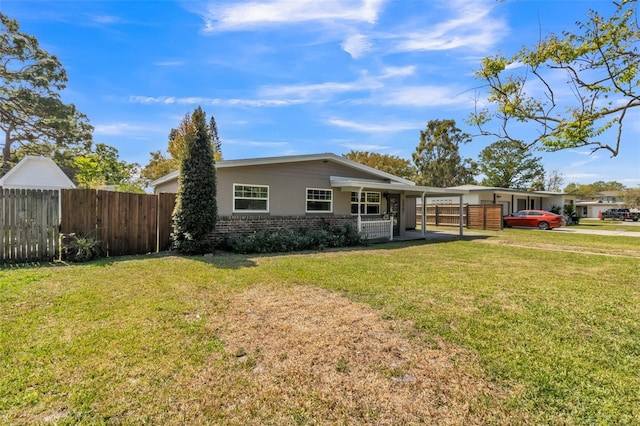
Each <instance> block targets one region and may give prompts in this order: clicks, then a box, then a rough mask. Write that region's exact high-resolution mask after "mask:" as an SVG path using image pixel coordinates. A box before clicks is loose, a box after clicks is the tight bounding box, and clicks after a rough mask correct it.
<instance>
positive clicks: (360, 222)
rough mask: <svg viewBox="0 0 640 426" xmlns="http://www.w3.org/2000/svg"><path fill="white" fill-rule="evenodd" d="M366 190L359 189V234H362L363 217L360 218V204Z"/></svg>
mask: <svg viewBox="0 0 640 426" xmlns="http://www.w3.org/2000/svg"><path fill="white" fill-rule="evenodd" d="M363 189H364V188H360V189H358V234H360V233H362V216H360V203H361V201H362V190H363Z"/></svg>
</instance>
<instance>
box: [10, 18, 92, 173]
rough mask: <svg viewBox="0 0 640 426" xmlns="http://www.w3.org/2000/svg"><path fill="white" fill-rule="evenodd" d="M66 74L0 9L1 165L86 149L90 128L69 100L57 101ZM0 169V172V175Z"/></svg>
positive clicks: (53, 57)
mask: <svg viewBox="0 0 640 426" xmlns="http://www.w3.org/2000/svg"><path fill="white" fill-rule="evenodd" d="M66 82H67V74H66V72H65V70H64V68H63V67H62V65H61V64H60V62H59V61H58V59H57V58H56V57H55V56H54V55H50V54H49V53H47V52H46V51H45V50H43V49H41V48H40V46H39V43H38V40H37V39H36V38H35V37H33V36H31V35H28V34H24V33H22V32H20V26H19V25H18V22H17V21H15V20H13V19H10V18H9V17H7V16H6V15H4V14H2V13H0V105H1V107H0V130H2V133H3V135H4V140H3V142H2V143H3V145H2V159H1V169H2V170H4V171H6V170H7V169H8V168H9V166H10V165H11V164H12V163H13V162H14V161H16V160H18V159H19V158H20V157H22V156H24V155H28V154H32V155H47V156H49V157H52V158H53V157H55V156H56V155H57V156H59V157H64V158H66V159H67V160H68V159H69V158H70V156H69V155H68V153H67V152H66V150H73V149H74V148H76V147H80V148H82V149H86V147H87V143H90V141H91V136H92V132H93V127H92V126H91V125H90V124H89V121H88V119H87V117H86V116H85V115H84V114H82V113H80V112H79V111H78V110H77V109H76V107H75V106H74V105H73V104H64V103H63V102H62V101H61V100H60V91H62V90H63V89H64V88H65V85H66ZM2 170H0V173H2Z"/></svg>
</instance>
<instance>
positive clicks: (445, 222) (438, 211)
mask: <svg viewBox="0 0 640 426" xmlns="http://www.w3.org/2000/svg"><path fill="white" fill-rule="evenodd" d="M426 216H427V227H428V226H429V225H431V226H460V208H459V206H458V205H451V204H445V205H436V204H427V215H426ZM462 221H463V222H462V226H465V227H467V228H470V229H487V230H492V231H500V230H502V205H500V204H465V205H464V206H463V211H462ZM416 224H417V226H422V206H417V209H416Z"/></svg>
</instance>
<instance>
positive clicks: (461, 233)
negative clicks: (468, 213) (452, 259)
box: [460, 195, 463, 237]
mask: <svg viewBox="0 0 640 426" xmlns="http://www.w3.org/2000/svg"><path fill="white" fill-rule="evenodd" d="M462 216H463V215H462V195H460V236H461V237H462V235H463V232H462Z"/></svg>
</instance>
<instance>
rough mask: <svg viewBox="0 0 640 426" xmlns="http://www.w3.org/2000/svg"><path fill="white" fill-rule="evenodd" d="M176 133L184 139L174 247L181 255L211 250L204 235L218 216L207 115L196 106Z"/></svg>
mask: <svg viewBox="0 0 640 426" xmlns="http://www.w3.org/2000/svg"><path fill="white" fill-rule="evenodd" d="M176 132H178V133H179V134H180V136H181V137H182V138H183V140H184V142H185V148H186V149H185V155H184V156H183V157H182V162H181V166H180V177H179V179H178V182H179V188H178V196H177V200H176V207H175V209H174V211H173V233H172V234H171V239H172V242H173V247H174V248H175V249H177V250H178V251H180V252H181V253H184V254H203V253H206V252H208V251H210V250H211V249H212V244H211V242H210V241H208V240H207V236H208V235H209V234H210V233H211V232H212V231H213V229H214V228H215V225H216V220H217V216H218V206H217V202H216V192H217V191H216V168H215V160H214V159H213V151H212V148H211V137H210V135H209V127H208V126H207V119H206V114H205V112H204V111H203V110H202V108H200V107H198V108H197V109H196V110H195V111H194V112H193V114H192V115H191V116H190V117H189V116H188V115H187V116H185V118H184V119H183V120H182V122H181V123H180V126H179V127H178V129H176Z"/></svg>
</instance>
